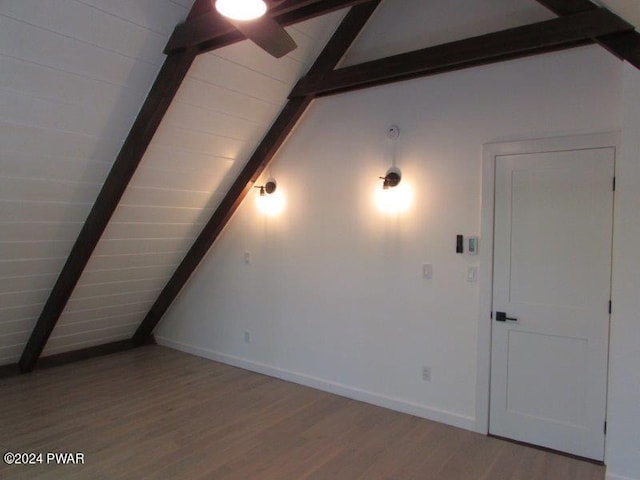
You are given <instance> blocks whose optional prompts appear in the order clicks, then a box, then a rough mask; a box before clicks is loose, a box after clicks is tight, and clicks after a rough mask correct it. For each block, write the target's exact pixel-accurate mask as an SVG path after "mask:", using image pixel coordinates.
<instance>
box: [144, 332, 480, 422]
mask: <svg viewBox="0 0 640 480" xmlns="http://www.w3.org/2000/svg"><path fill="white" fill-rule="evenodd" d="M155 338H156V342H157V343H158V344H159V345H163V346H165V347H169V348H173V349H175V350H180V351H181V352H185V353H190V354H192V355H196V356H198V357H203V358H207V359H209V360H213V361H216V362H221V363H226V364H228V365H232V366H234V367H239V368H244V369H245V370H251V371H253V372H257V373H261V374H263V375H268V376H270V377H275V378H279V379H281V380H286V381H289V382H293V383H298V384H300V385H305V386H307V387H312V388H316V389H318V390H322V391H325V392H329V393H333V394H336V395H340V396H342V397H347V398H351V399H353V400H358V401H361V402H365V403H370V404H372V405H377V406H379V407H384V408H388V409H390V410H395V411H398V412H402V413H407V414H409V415H414V416H416V417H421V418H426V419H427V420H433V421H436V422H440V423H445V424H447V425H451V426H454V427H458V428H464V429H465V430H471V431H475V430H476V423H475V419H474V418H471V417H465V416H462V415H459V414H456V413H451V412H447V411H444V410H439V409H435V408H430V407H426V406H424V405H420V404H417V403H414V402H408V401H406V400H401V399H399V398H393V397H388V396H385V395H380V394H378V393H373V392H369V391H366V390H361V389H359V388H354V387H350V386H349V385H344V384H341V383H336V382H332V381H329V380H325V379H322V378H317V377H312V376H309V375H306V374H304V373H300V372H294V371H292V370H286V369H283V368H278V367H274V366H271V365H266V364H264V363H260V362H254V361H252V360H247V359H245V358H241V357H236V356H234V355H227V354H224V353H219V352H215V351H212V350H209V349H205V348H201V347H196V346H193V345H187V344H184V343H181V342H176V341H174V340H171V339H168V338H165V337H158V336H156V337H155Z"/></svg>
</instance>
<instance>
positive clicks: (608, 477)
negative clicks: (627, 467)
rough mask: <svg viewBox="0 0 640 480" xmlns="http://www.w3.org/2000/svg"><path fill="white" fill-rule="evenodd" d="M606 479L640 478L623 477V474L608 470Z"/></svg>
mask: <svg viewBox="0 0 640 480" xmlns="http://www.w3.org/2000/svg"><path fill="white" fill-rule="evenodd" d="M606 480H640V479H638V478H631V477H623V476H622V475H616V474H614V473H608V472H607V477H606Z"/></svg>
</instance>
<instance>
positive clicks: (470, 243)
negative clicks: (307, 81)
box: [467, 237, 478, 255]
mask: <svg viewBox="0 0 640 480" xmlns="http://www.w3.org/2000/svg"><path fill="white" fill-rule="evenodd" d="M467 252H468V253H469V255H477V254H478V237H467Z"/></svg>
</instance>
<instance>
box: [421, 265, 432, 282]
mask: <svg viewBox="0 0 640 480" xmlns="http://www.w3.org/2000/svg"><path fill="white" fill-rule="evenodd" d="M422 278H424V279H426V280H431V279H432V278H433V265H431V264H430V263H423V264H422Z"/></svg>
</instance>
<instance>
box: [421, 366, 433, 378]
mask: <svg viewBox="0 0 640 480" xmlns="http://www.w3.org/2000/svg"><path fill="white" fill-rule="evenodd" d="M422 380H424V381H425V382H430V381H431V367H422Z"/></svg>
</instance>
